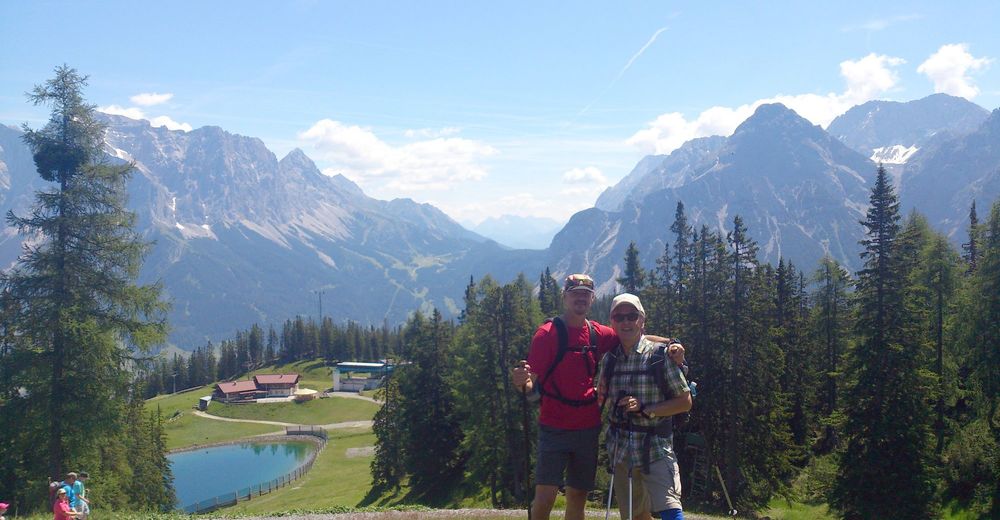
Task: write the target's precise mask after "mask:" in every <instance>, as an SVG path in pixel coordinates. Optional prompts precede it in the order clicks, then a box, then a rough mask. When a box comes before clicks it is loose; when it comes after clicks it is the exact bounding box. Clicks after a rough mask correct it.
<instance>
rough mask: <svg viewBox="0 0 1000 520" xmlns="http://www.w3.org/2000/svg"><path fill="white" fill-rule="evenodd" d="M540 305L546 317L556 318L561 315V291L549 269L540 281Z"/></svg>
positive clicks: (546, 269) (541, 276)
mask: <svg viewBox="0 0 1000 520" xmlns="http://www.w3.org/2000/svg"><path fill="white" fill-rule="evenodd" d="M538 304H539V306H540V307H541V309H542V314H543V315H545V316H555V315H557V314H559V310H560V309H561V306H562V299H561V291H560V290H559V283H558V282H556V280H555V278H553V277H552V273H551V272H550V271H549V268H548V267H546V268H545V272H544V273H542V274H541V275H540V276H539V279H538Z"/></svg>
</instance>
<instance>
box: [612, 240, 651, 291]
mask: <svg viewBox="0 0 1000 520" xmlns="http://www.w3.org/2000/svg"><path fill="white" fill-rule="evenodd" d="M615 281H617V282H618V285H620V286H621V288H622V291H624V292H627V293H632V294H639V291H641V290H642V288H643V287H645V286H646V271H645V270H644V269H643V268H642V265H641V264H640V263H639V248H638V247H636V245H635V242H629V244H628V249H627V250H625V269H624V272H623V273H622V276H621V277H620V278H618V279H616V280H615Z"/></svg>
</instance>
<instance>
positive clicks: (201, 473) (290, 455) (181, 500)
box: [167, 442, 316, 507]
mask: <svg viewBox="0 0 1000 520" xmlns="http://www.w3.org/2000/svg"><path fill="white" fill-rule="evenodd" d="M315 449H316V447H315V446H314V445H313V444H311V443H308V442H259V443H242V444H230V445H226V446H216V447H212V448H202V449H198V450H193V451H185V452H181V453H174V454H172V455H169V456H168V457H167V458H168V459H170V462H171V466H170V467H171V469H172V470H173V473H174V489H175V490H176V491H177V505H178V506H180V507H185V506H188V505H191V504H194V503H195V502H201V501H202V500H208V499H210V498H214V497H216V496H219V495H224V494H226V493H232V492H234V491H239V490H241V489H244V488H248V487H250V486H254V485H257V484H262V483H266V482H269V481H271V480H274V479H276V478H278V477H280V476H282V475H285V474H287V473H290V472H292V471H293V470H294V469H295V468H297V467H299V466H301V465H302V464H305V462H306V461H307V460H308V458H309V456H310V455H311V454H312V453H313V451H315Z"/></svg>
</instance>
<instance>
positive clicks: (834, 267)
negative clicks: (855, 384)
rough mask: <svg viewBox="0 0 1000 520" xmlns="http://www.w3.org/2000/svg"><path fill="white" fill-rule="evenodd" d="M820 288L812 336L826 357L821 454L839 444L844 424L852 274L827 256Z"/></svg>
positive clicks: (819, 273) (818, 279)
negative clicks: (840, 426) (844, 364)
mask: <svg viewBox="0 0 1000 520" xmlns="http://www.w3.org/2000/svg"><path fill="white" fill-rule="evenodd" d="M813 282H814V283H815V284H816V285H817V287H816V290H815V292H814V293H813V303H814V305H813V311H812V319H811V321H812V326H811V327H810V331H811V333H812V334H811V335H812V336H813V337H814V338H816V340H817V341H818V343H819V344H820V345H821V351H822V355H821V356H819V363H818V366H819V367H820V372H821V373H822V375H823V390H822V393H821V397H820V399H819V406H818V408H819V413H820V414H821V415H822V417H823V424H824V435H823V439H822V441H821V443H820V446H819V450H820V452H823V453H825V452H829V451H831V450H833V449H834V447H836V445H837V443H838V435H837V434H838V430H839V429H838V428H837V427H836V426H837V424H839V422H840V421H838V420H837V417H836V416H835V413H836V412H837V410H838V409H839V406H840V405H839V403H838V394H839V390H840V381H841V361H842V359H843V356H844V352H846V350H847V346H848V344H849V341H848V340H849V337H850V334H849V330H850V324H851V322H852V319H851V312H852V311H851V298H850V293H849V291H850V289H851V287H852V283H853V282H852V280H851V277H850V273H848V272H847V270H846V269H844V268H843V267H841V265H840V264H839V263H838V262H837V261H836V260H834V259H833V258H831V257H829V256H826V257H824V258H823V259H822V260H821V261H820V267H819V269H818V270H817V271H816V273H815V274H814V275H813Z"/></svg>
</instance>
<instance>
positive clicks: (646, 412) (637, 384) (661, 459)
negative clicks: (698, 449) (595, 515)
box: [598, 293, 691, 520]
mask: <svg viewBox="0 0 1000 520" xmlns="http://www.w3.org/2000/svg"><path fill="white" fill-rule="evenodd" d="M645 321H646V311H645V310H644V309H643V307H642V303H641V302H640V301H639V298H638V297H637V296H635V295H632V294H628V293H625V294H621V295H618V296H617V297H615V299H614V300H613V301H612V302H611V326H612V328H614V330H615V332H616V333H617V335H618V337H619V339H620V340H621V344H620V345H619V346H618V348H617V349H614V350H612V351H611V352H610V353H608V355H606V356H605V357H604V359H602V360H601V370H600V375H599V378H598V381H600V384H599V386H600V387H599V389H598V393H599V394H600V395H601V396H602V398H604V397H607V398H610V399H611V402H612V403H613V405H614V406H613V408H612V413H611V418H610V424H609V425H608V431H607V443H608V444H607V448H608V456H609V458H611V463H612V466H613V468H614V481H615V496H616V498H617V499H618V508H619V512H620V513H621V517H622V519H623V520H629V519H628V514H629V489H628V480H629V471H631V472H632V480H633V486H632V497H631V505H632V508H631V512H632V518H633V519H648V518H650V513H653V514H655V515H656V516H657V518H660V519H662V520H668V519H669V520H678V519H683V518H684V514H683V512H682V508H681V479H680V471H679V470H678V467H677V457H676V456H675V455H674V451H673V436H672V433H673V424H672V421H671V419H670V417H671V416H673V415H676V414H679V413H683V412H686V411H688V410H690V409H691V392H690V389H689V388H688V384H687V380H686V379H685V377H684V373H683V372H682V369H681V368H680V366H679V365H681V364H682V363H683V348H682V347H680V346H679V345H678V346H676V348H675V349H674V350H675V351H676V350H679V351H680V352H681V354H680V357H679V358H678V357H677V356H673V359H674V362H671V358H670V357H667V356H666V355H663V356H657V357H656V359H657V360H658V362H661V363H664V366H663V368H662V374H663V386H664V388H662V389H661V388H660V387H659V386H658V385H657V381H656V378H655V376H654V371H653V370H652V369H651V363H653V362H657V361H654V354H656V352H657V350H658V349H659V348H661V347H663V344H661V343H654V342H652V341H650V340H649V339H647V338H645V337H644V336H643V326H644V325H645ZM612 356H613V357H614V358H615V360H614V369H613V371H612V374H611V378H610V379H609V380H607V381H605V376H604V373H605V371H606V370H607V367H608V363H609V361H610V360H611V358H612ZM678 359H679V360H678ZM675 363H677V364H675Z"/></svg>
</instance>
